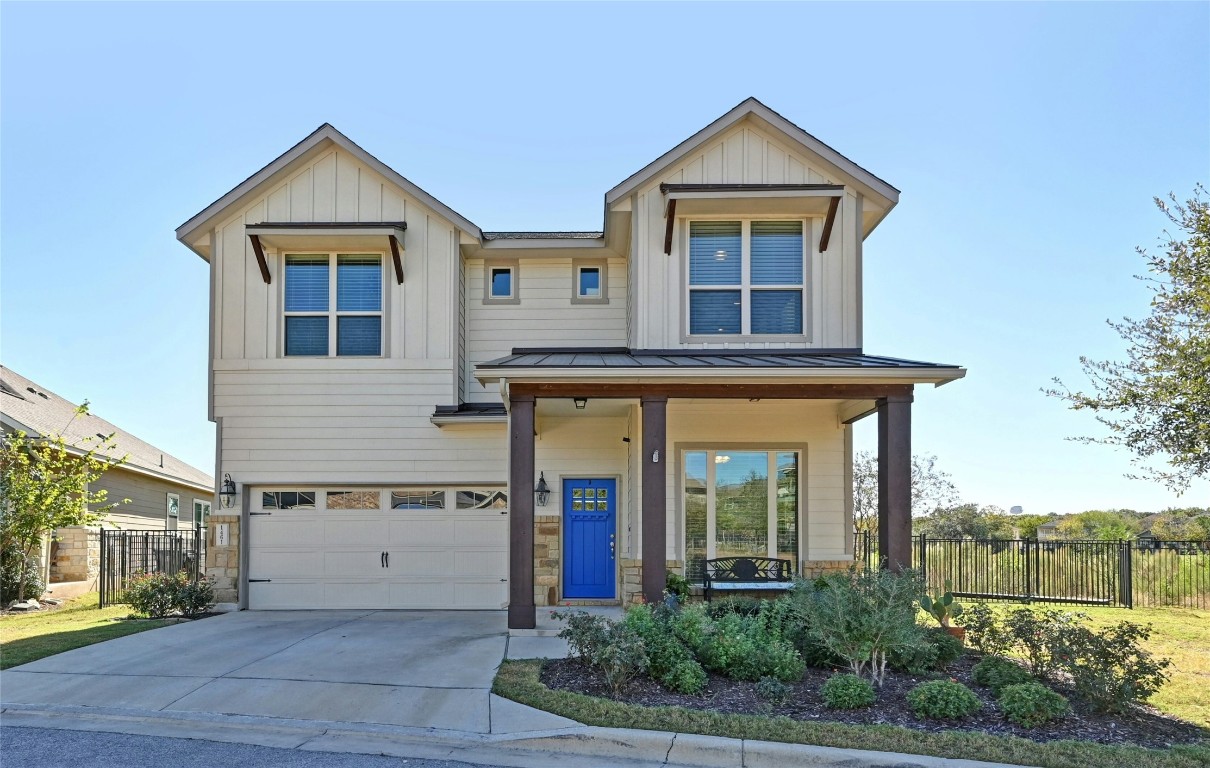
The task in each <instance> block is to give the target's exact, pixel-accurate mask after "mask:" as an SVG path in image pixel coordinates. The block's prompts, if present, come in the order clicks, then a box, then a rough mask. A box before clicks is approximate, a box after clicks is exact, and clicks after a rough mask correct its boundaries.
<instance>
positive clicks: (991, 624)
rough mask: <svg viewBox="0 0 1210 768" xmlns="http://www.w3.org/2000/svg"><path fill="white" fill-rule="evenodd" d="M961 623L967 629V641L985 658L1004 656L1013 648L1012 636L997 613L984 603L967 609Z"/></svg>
mask: <svg viewBox="0 0 1210 768" xmlns="http://www.w3.org/2000/svg"><path fill="white" fill-rule="evenodd" d="M960 623H961V625H962V626H963V627H964V628H965V629H966V641H967V642H968V643H970V644H971V647H972V648H974V649H975V650H977V651H979V653H982V654H983V655H984V656H1003V655H1004V654H1006V653H1008V651H1009V649H1010V648H1012V645H1013V639H1012V635H1010V634H1009V633H1008V631H1007V630H1006V629H1005V627H1004V623H1003V622H1002V621H1000V617H999V616H998V615H997V614H996V612H995V611H994V610H992V609H991V608H989V607H988V606H987V605H984V604H983V603H976V604H975V605H973V606H971V607H970V608H968V609H966V611H965V612H964V613H963V614H962V621H961V622H960Z"/></svg>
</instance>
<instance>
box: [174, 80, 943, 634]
mask: <svg viewBox="0 0 1210 768" xmlns="http://www.w3.org/2000/svg"><path fill="white" fill-rule="evenodd" d="M898 197H899V192H898V191H897V190H896V189H895V188H894V187H892V186H891V185H890V184H888V183H886V182H885V181H883V180H882V179H880V178H878V177H877V176H875V175H873V174H872V173H870V172H869V171H867V170H865V169H863V168H861V167H860V166H858V165H857V164H855V163H854V162H852V161H851V160H849V159H847V158H845V157H843V156H842V155H840V154H839V153H838V152H836V150H834V149H832V148H831V147H829V146H827V145H826V144H824V143H822V142H821V141H819V140H818V139H816V138H815V137H813V136H811V135H810V134H808V133H806V132H805V131H803V130H802V129H800V128H798V127H797V126H795V125H793V124H792V123H790V122H789V121H788V120H786V119H785V118H783V117H782V116H781V115H779V114H777V113H776V112H774V111H772V110H771V109H769V108H768V107H766V106H764V105H763V104H761V103H760V102H758V101H756V100H755V99H748V100H746V101H744V102H743V103H741V104H740V105H738V106H737V107H735V108H734V109H732V110H731V111H729V112H727V113H726V114H725V115H723V116H722V117H720V118H719V119H718V120H716V121H714V122H713V123H711V124H710V125H708V126H706V127H705V128H703V129H702V130H701V131H699V132H698V133H696V134H694V135H693V136H691V137H690V138H688V139H686V140H685V141H684V142H683V143H681V144H679V145H678V146H676V147H674V148H673V149H671V150H669V151H668V152H667V153H666V154H664V155H663V156H661V157H659V158H658V159H656V160H655V161H653V162H652V163H651V164H649V165H647V166H646V167H644V168H642V169H640V170H639V171H637V172H636V173H634V174H633V175H631V176H630V177H629V178H627V179H626V180H625V181H623V182H621V183H620V184H618V185H617V186H616V187H614V188H613V189H611V190H609V191H608V192H607V193H606V195H605V214H604V216H605V218H604V225H603V229H602V231H599V232H484V231H482V230H481V229H480V228H479V227H477V226H476V225H475V224H473V223H472V222H471V221H470V220H468V219H467V218H466V217H464V216H462V215H461V214H459V213H457V212H455V211H454V210H453V209H451V208H450V207H449V206H447V205H446V204H445V203H442V202H441V201H439V200H437V199H435V198H434V197H433V196H431V195H429V194H428V193H426V192H425V191H424V190H422V189H420V188H419V187H418V186H416V185H415V184H413V183H412V182H410V181H408V180H407V179H406V178H404V177H403V176H401V175H400V174H399V173H397V172H396V171H394V170H392V169H391V168H389V167H387V166H386V165H384V164H383V163H382V162H380V161H379V160H377V159H376V158H374V157H373V156H371V155H370V154H369V153H367V152H366V151H365V150H363V149H362V148H361V147H359V146H357V145H356V144H354V143H353V142H352V141H350V140H349V139H348V138H346V137H345V136H344V135H342V134H341V133H340V132H338V131H337V130H336V129H334V128H332V127H331V126H330V125H324V126H321V127H320V128H319V129H318V130H317V131H315V132H314V133H313V134H311V135H310V136H308V137H307V138H305V139H303V141H302V142H300V143H299V144H297V145H296V146H294V147H293V148H292V149H290V150H289V151H287V152H286V153H285V154H283V155H282V156H281V157H279V158H277V159H276V160H274V161H273V162H272V163H270V164H269V165H267V166H265V167H264V168H262V169H261V170H260V171H258V172H256V173H255V174H253V175H252V176H251V177H250V178H248V179H247V180H246V181H244V182H243V183H242V184H240V185H239V186H238V187H236V188H235V189H233V190H232V191H231V192H229V193H227V194H226V195H224V196H223V197H222V198H220V199H219V200H218V201H216V202H215V203H214V204H212V205H210V206H209V207H207V208H206V209H205V210H203V211H202V212H200V213H198V214H197V215H196V216H194V217H193V218H192V219H190V220H189V221H187V222H186V223H185V224H183V225H182V226H181V227H180V228H179V229H178V230H177V237H178V239H179V240H180V241H181V242H182V243H184V244H185V245H187V246H188V247H189V248H190V249H191V250H193V251H194V252H195V253H197V254H198V255H199V256H201V257H202V258H203V259H205V260H206V261H207V262H208V263H209V265H210V294H211V326H210V331H211V336H210V339H211V349H210V370H211V381H210V403H209V411H210V418H211V419H212V420H213V421H214V423H215V424H216V426H217V439H218V451H217V453H218V456H217V466H216V472H217V475H216V476H218V477H224V476H227V475H230V478H231V480H232V482H233V484H234V486H235V487H236V489H237V490H238V492H237V493H236V494H235V495H234V496H233V497H232V500H231V503H232V508H231V510H230V511H229V512H228V513H227V514H225V515H222V516H220V515H217V514H216V515H215V516H214V518H213V519H214V522H215V523H219V524H221V525H215V526H212V528H211V530H212V533H211V537H212V540H211V542H210V543H211V546H210V547H209V548H208V557H209V569H210V572H211V574H212V575H215V576H216V577H218V578H219V579H220V582H221V583H220V588H221V589H222V590H223V595H224V597H225V598H226V599H230V600H238V601H239V604H240V605H241V606H243V607H247V608H323V607H342V608H467V609H499V608H502V607H505V606H507V607H508V610H509V625H510V626H511V627H514V628H525V627H532V626H533V623H534V616H535V606H536V605H545V604H552V603H555V602H563V601H578V600H584V601H633V600H635V599H638V598H639V597H640V596H641V597H643V598H645V599H647V600H648V601H654V600H659V599H661V596H662V592H663V589H664V584H665V574H666V569H675V570H682V571H684V572H685V573H686V574H687V575H688V576H689V577H690V578H691V579H693V578H699V577H700V574H701V571H702V568H703V563H704V561H705V560H706V559H708V558H714V557H722V556H727V555H740V554H751V555H761V556H777V557H784V558H788V559H790V560H792V561H793V562H794V563H795V564H796V566H797V569H798V570H799V571H801V572H804V573H813V572H817V571H820V570H824V569H828V568H840V567H846V566H847V565H848V564H850V563H851V562H852V559H853V554H852V536H851V532H852V530H853V526H852V519H851V517H852V493H851V487H852V483H851V463H852V447H851V424H852V423H853V422H854V421H856V420H857V419H860V418H863V417H866V416H868V415H871V414H876V415H877V419H878V426H879V446H880V451H879V453H880V457H881V463H880V469H879V471H880V503H881V506H880V517H881V523H882V524H881V526H880V530H881V535H882V537H883V539H882V542H881V544H882V550H881V551H882V552H883V553H884V554H885V555H886V556H887V557H888V559H889V562H890V564H891V565H892V566H894V565H896V564H899V563H907V562H910V524H911V521H910V498H909V496H910V493H909V481H910V478H909V475H910V468H911V460H910V453H911V403H912V391H913V386H914V385H916V384H934V385H939V384H942V383H945V382H948V381H951V380H953V379H956V378H959V377H961V376H962V375H963V374H964V371H963V370H962V369H961V368H958V367H956V366H952V365H937V364H932V363H923V362H916V361H910V360H901V359H895V358H890V357H883V356H875V355H869V354H865V353H864V352H863V339H862V313H863V308H862V268H863V267H862V264H863V255H862V243H863V242H864V240H865V239H866V237H868V236H869V234H870V233H871V232H872V231H873V230H874V228H875V227H877V226H878V224H879V223H880V222H881V221H882V220H883V218H884V217H885V216H886V215H887V214H888V213H889V212H890V211H891V209H892V208H893V207H894V206H895V204H896V202H897V200H898ZM216 537H217V538H216Z"/></svg>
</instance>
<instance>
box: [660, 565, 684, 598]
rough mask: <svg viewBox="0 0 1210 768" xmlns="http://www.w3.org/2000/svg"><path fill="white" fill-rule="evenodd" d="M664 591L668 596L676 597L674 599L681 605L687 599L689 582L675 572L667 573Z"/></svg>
mask: <svg viewBox="0 0 1210 768" xmlns="http://www.w3.org/2000/svg"><path fill="white" fill-rule="evenodd" d="M664 589H665V591H667V592H668V593H669V594H672V595H676V599H677V600H678V601H680V602H681V603H684V602H685V601H687V600H688V599H689V580H688V579H686V578H685V577H684V576H682V575H681V574H679V573H676V572H675V571H668V577H667V579H666V580H665V582H664Z"/></svg>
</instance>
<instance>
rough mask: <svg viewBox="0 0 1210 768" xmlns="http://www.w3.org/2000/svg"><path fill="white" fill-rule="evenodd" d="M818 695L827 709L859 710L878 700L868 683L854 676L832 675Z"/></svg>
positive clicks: (872, 687)
mask: <svg viewBox="0 0 1210 768" xmlns="http://www.w3.org/2000/svg"><path fill="white" fill-rule="evenodd" d="M819 693H820V695H822V696H823V703H824V704H826V705H827V707H828V708H829V709H860V708H862V707H868V706H870V705H871V704H873V703H874V700H875V699H877V698H878V696H877V694H875V693H874V686H873V685H871V684H870V681H869V680H865V679H864V678H860V677H857V676H856V675H832V676H831V677H829V678H828V679H827V682H825V683H824V684H823V686H822V687H820V689H819Z"/></svg>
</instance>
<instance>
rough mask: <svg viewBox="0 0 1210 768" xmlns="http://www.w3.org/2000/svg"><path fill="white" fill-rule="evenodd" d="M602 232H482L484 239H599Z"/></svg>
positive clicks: (602, 235) (601, 236) (603, 234)
mask: <svg viewBox="0 0 1210 768" xmlns="http://www.w3.org/2000/svg"><path fill="white" fill-rule="evenodd" d="M603 237H605V233H604V232H484V233H483V239H484V240H600V239H601V238H603Z"/></svg>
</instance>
